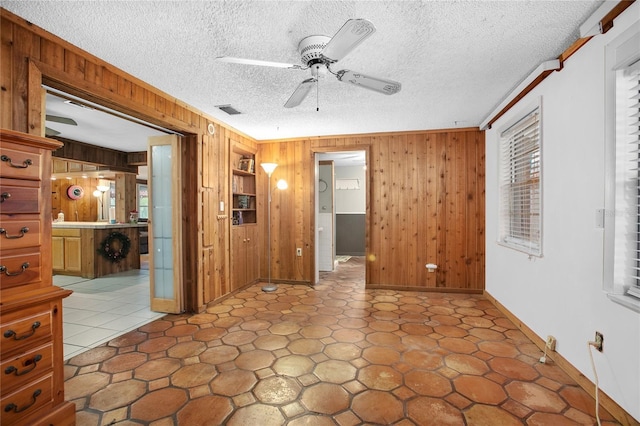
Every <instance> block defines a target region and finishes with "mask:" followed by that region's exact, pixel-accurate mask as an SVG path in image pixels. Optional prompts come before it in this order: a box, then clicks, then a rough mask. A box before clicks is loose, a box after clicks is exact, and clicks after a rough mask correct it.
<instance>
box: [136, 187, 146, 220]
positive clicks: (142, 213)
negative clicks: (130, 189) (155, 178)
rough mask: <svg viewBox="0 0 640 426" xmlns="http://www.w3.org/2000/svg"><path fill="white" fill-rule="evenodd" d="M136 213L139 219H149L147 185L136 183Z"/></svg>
mask: <svg viewBox="0 0 640 426" xmlns="http://www.w3.org/2000/svg"><path fill="white" fill-rule="evenodd" d="M137 206H138V207H137V208H138V214H139V216H138V217H139V218H140V219H149V189H148V187H147V185H143V184H138V203H137Z"/></svg>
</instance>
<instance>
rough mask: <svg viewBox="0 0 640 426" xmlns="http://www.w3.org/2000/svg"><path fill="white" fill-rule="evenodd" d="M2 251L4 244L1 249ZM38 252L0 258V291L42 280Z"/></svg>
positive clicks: (37, 250)
mask: <svg viewBox="0 0 640 426" xmlns="http://www.w3.org/2000/svg"><path fill="white" fill-rule="evenodd" d="M2 248H3V249H4V243H3V247H2ZM40 266H41V263H40V251H39V249H38V248H36V249H35V250H34V251H33V252H32V253H27V254H19V255H13V256H7V255H5V254H3V255H2V257H0V289H2V290H5V289H8V288H11V287H17V286H20V285H25V284H29V283H33V282H38V281H41V280H42V268H41V267H40Z"/></svg>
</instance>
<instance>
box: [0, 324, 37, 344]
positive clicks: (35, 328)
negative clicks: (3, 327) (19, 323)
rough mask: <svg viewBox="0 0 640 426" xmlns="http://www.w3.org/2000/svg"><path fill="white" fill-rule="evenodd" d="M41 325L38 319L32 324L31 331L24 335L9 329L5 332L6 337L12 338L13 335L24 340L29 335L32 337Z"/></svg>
mask: <svg viewBox="0 0 640 426" xmlns="http://www.w3.org/2000/svg"><path fill="white" fill-rule="evenodd" d="M39 327H40V321H36V322H34V323H33V324H31V332H30V333H27V334H23V335H22V336H18V333H16V332H15V331H13V330H7V331H5V332H4V337H6V338H7V339H10V338H12V337H13V340H24V339H26V338H27V337H31V336H33V334H34V333H35V332H36V330H37V329H38V328H39Z"/></svg>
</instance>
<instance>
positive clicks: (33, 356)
mask: <svg viewBox="0 0 640 426" xmlns="http://www.w3.org/2000/svg"><path fill="white" fill-rule="evenodd" d="M52 367H53V344H51V343H47V344H45V345H42V346H40V347H37V348H35V349H31V350H29V351H27V352H26V353H21V354H19V355H16V356H14V357H10V358H7V359H5V360H3V361H2V364H0V377H2V393H7V391H12V390H13V389H17V388H19V387H20V386H23V385H25V384H27V383H28V382H30V381H32V380H34V379H35V378H37V377H38V376H41V375H43V374H45V373H48V372H50V371H51V369H52Z"/></svg>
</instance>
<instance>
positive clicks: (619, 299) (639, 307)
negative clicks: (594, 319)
mask: <svg viewBox="0 0 640 426" xmlns="http://www.w3.org/2000/svg"><path fill="white" fill-rule="evenodd" d="M607 297H608V298H609V299H610V300H611V301H613V302H615V303H618V304H620V305H622V306H624V307H625V308H629V309H631V310H632V311H634V312H638V313H640V299H637V298H635V297H633V296H627V295H626V294H613V293H607Z"/></svg>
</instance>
